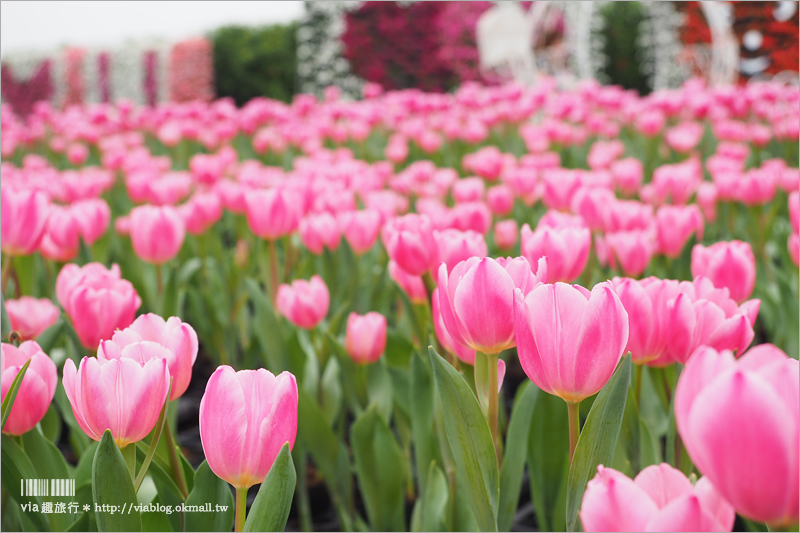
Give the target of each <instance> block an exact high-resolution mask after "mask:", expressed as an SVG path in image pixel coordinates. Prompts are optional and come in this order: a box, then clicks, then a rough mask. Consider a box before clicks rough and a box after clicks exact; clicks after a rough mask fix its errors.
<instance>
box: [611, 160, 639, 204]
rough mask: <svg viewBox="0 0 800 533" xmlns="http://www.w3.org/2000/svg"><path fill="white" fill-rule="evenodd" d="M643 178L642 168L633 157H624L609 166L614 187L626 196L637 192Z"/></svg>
mask: <svg viewBox="0 0 800 533" xmlns="http://www.w3.org/2000/svg"><path fill="white" fill-rule="evenodd" d="M643 176H644V166H643V165H642V162H641V161H639V160H638V159H636V158H635V157H626V158H625V159H620V160H618V161H614V163H612V164H611V177H612V179H613V181H614V185H616V187H617V188H618V189H619V190H620V191H622V192H623V193H625V194H627V195H632V194H634V193H636V191H637V190H639V187H640V186H641V185H642V178H643Z"/></svg>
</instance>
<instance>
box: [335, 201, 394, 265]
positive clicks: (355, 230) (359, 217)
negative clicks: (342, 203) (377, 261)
mask: <svg viewBox="0 0 800 533" xmlns="http://www.w3.org/2000/svg"><path fill="white" fill-rule="evenodd" d="M337 217H338V223H339V229H340V230H341V232H342V234H343V235H344V238H345V239H347V244H349V245H350V248H352V249H353V252H355V253H356V254H357V255H363V254H365V253H367V252H368V251H370V250H371V249H372V247H373V246H374V245H375V243H376V242H377V240H378V236H379V235H380V232H381V224H383V216H382V215H381V213H380V211H377V210H374V209H363V210H360V211H345V212H343V213H339V214H338V216H337Z"/></svg>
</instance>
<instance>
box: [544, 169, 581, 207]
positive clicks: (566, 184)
mask: <svg viewBox="0 0 800 533" xmlns="http://www.w3.org/2000/svg"><path fill="white" fill-rule="evenodd" d="M543 177H544V205H546V206H547V207H549V208H550V209H558V210H561V211H566V210H568V209H569V208H570V203H571V202H572V197H573V195H574V194H575V193H576V192H577V190H578V189H580V187H581V177H580V174H579V173H578V172H576V171H575V170H568V169H563V168H559V169H552V170H545V171H544V172H543Z"/></svg>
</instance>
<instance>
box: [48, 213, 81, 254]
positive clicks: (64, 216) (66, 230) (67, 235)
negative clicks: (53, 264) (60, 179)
mask: <svg viewBox="0 0 800 533" xmlns="http://www.w3.org/2000/svg"><path fill="white" fill-rule="evenodd" d="M79 248H80V225H79V224H78V219H77V218H75V216H73V214H72V212H71V211H70V209H69V208H66V207H61V206H56V205H54V206H51V207H50V216H49V217H48V218H47V231H46V232H45V234H44V237H43V238H42V242H41V244H40V245H39V252H41V254H42V255H43V256H44V257H45V258H47V259H50V260H51V261H58V262H61V263H65V262H67V261H71V260H72V259H74V258H75V257H76V256H77V255H78V249H79Z"/></svg>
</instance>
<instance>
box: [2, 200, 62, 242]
mask: <svg viewBox="0 0 800 533" xmlns="http://www.w3.org/2000/svg"><path fill="white" fill-rule="evenodd" d="M0 198H2V206H1V207H0V211H2V213H3V217H2V221H0V226H2V235H0V243H2V244H0V246H2V250H3V253H4V254H7V255H28V254H32V253H33V252H35V251H36V250H37V248H39V243H40V242H41V241H42V238H43V237H44V234H45V230H46V229H47V218H48V216H49V215H50V200H49V199H48V198H47V195H46V194H45V193H43V192H41V191H34V190H19V191H15V190H13V189H11V188H10V187H0Z"/></svg>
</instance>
